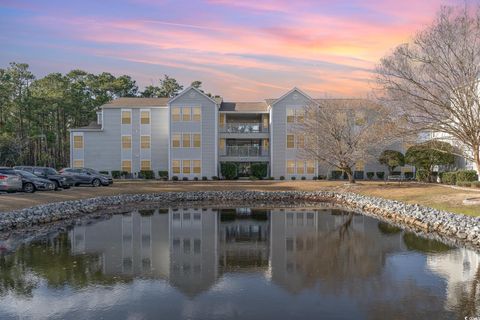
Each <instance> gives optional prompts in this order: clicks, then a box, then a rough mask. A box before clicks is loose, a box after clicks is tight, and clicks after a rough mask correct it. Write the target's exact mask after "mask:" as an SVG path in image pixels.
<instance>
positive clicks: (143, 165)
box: [140, 160, 152, 171]
mask: <svg viewBox="0 0 480 320" xmlns="http://www.w3.org/2000/svg"><path fill="white" fill-rule="evenodd" d="M151 169H152V166H151V162H150V160H142V161H141V162H140V170H142V171H145V170H151Z"/></svg>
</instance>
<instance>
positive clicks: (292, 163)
mask: <svg viewBox="0 0 480 320" xmlns="http://www.w3.org/2000/svg"><path fill="white" fill-rule="evenodd" d="M287 174H295V161H294V160H287Z"/></svg>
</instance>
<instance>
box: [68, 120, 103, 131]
mask: <svg viewBox="0 0 480 320" xmlns="http://www.w3.org/2000/svg"><path fill="white" fill-rule="evenodd" d="M90 130H92V131H95V130H102V125H101V124H98V123H97V122H95V121H92V122H90V124H89V125H88V126H85V127H79V128H71V129H69V131H90Z"/></svg>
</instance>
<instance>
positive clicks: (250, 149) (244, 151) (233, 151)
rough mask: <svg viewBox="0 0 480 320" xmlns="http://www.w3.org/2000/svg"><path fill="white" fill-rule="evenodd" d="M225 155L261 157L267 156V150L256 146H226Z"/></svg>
mask: <svg viewBox="0 0 480 320" xmlns="http://www.w3.org/2000/svg"><path fill="white" fill-rule="evenodd" d="M225 155H226V156H227V157H261V156H268V150H264V149H262V148H260V147H256V146H227V150H226V154H225Z"/></svg>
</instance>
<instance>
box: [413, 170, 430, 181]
mask: <svg viewBox="0 0 480 320" xmlns="http://www.w3.org/2000/svg"><path fill="white" fill-rule="evenodd" d="M429 177H430V173H429V172H428V171H427V170H424V169H419V170H417V173H416V177H415V178H416V179H417V181H422V182H428V178H429Z"/></svg>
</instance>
